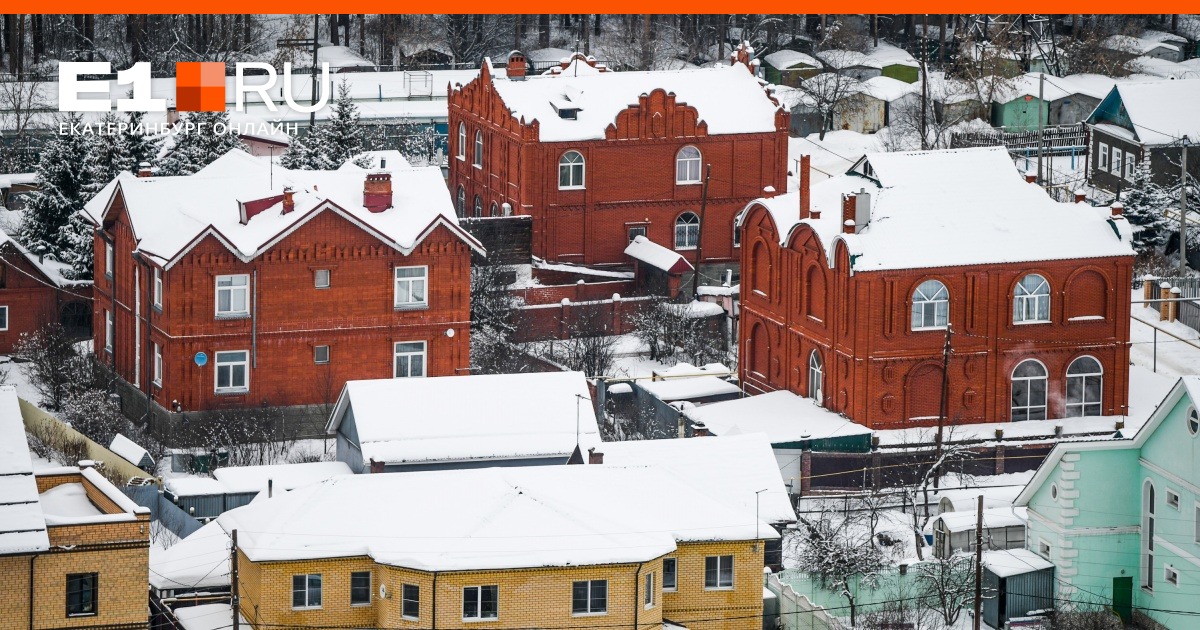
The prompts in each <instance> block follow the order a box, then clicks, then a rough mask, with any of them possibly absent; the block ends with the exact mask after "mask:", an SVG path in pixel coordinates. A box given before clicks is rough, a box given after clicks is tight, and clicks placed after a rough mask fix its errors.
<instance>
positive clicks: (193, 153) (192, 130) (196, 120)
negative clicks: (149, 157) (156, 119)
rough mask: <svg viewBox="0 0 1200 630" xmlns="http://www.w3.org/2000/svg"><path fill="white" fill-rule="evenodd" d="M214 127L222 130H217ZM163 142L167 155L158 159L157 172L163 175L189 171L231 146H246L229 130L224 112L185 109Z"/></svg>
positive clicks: (185, 173) (189, 172)
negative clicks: (186, 110) (187, 110)
mask: <svg viewBox="0 0 1200 630" xmlns="http://www.w3.org/2000/svg"><path fill="white" fill-rule="evenodd" d="M189 123H190V124H189ZM217 127H222V129H220V131H224V132H225V133H216V131H214V130H215V129H216V128H217ZM176 130H178V132H179V133H174V132H175V131H176ZM164 142H166V143H169V144H168V145H167V146H164V148H166V149H167V151H166V155H164V156H163V157H162V158H161V159H159V161H158V173H157V174H158V175H164V176H175V175H191V174H192V173H195V172H197V171H199V170H200V169H202V168H204V167H205V166H208V165H209V164H212V163H213V161H215V160H216V159H217V158H219V157H221V156H222V155H225V154H226V153H228V152H229V151H231V150H233V149H242V150H245V149H246V145H245V144H243V143H242V140H241V138H238V136H237V134H236V133H232V132H230V131H229V114H228V113H226V112H188V113H185V114H183V115H182V116H180V118H179V122H178V123H176V124H175V129H173V130H172V133H171V134H170V135H168V136H167V137H166V138H165V139H164Z"/></svg>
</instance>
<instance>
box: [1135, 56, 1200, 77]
mask: <svg viewBox="0 0 1200 630" xmlns="http://www.w3.org/2000/svg"><path fill="white" fill-rule="evenodd" d="M1129 67H1130V68H1131V69H1133V70H1135V71H1137V72H1140V73H1142V74H1150V75H1154V76H1156V77H1162V78H1164V79H1195V78H1197V74H1196V71H1195V68H1193V67H1191V66H1184V65H1181V64H1178V63H1176V62H1174V61H1169V60H1167V59H1159V58H1158V57H1145V56H1143V57H1138V58H1137V59H1134V60H1133V61H1130V62H1129Z"/></svg>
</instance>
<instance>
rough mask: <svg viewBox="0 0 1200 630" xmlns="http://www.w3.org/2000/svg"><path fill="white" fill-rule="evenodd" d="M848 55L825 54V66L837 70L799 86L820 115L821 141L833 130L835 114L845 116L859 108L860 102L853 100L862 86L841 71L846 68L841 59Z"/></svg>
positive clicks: (844, 62)
mask: <svg viewBox="0 0 1200 630" xmlns="http://www.w3.org/2000/svg"><path fill="white" fill-rule="evenodd" d="M850 54H852V53H850V52H846V51H828V52H827V53H825V57H824V58H825V59H826V60H827V61H826V63H829V64H831V65H836V66H837V67H834V68H833V69H832V70H831V71H830V72H825V73H822V74H818V75H817V76H815V77H812V78H811V79H807V80H805V81H804V82H802V83H801V84H800V90H801V91H803V92H804V93H805V94H807V95H808V96H809V97H810V98H812V100H813V103H814V108H815V109H816V110H817V113H819V114H820V115H821V120H822V123H821V134H820V139H821V140H824V139H825V132H826V131H827V130H829V129H833V124H834V117H835V116H836V115H842V116H848V115H851V114H853V113H855V112H856V111H858V110H859V108H860V107H861V105H860V101H859V100H858V99H856V98H854V97H856V96H858V95H859V94H861V93H862V92H863V87H862V83H861V82H860V81H859V80H858V79H856V78H854V77H852V76H850V75H849V74H848V73H846V72H845V71H844V70H843V69H842V67H843V66H845V65H849V62H848V61H846V60H845V59H846V58H847V57H848V56H849V55H850ZM839 60H842V61H839Z"/></svg>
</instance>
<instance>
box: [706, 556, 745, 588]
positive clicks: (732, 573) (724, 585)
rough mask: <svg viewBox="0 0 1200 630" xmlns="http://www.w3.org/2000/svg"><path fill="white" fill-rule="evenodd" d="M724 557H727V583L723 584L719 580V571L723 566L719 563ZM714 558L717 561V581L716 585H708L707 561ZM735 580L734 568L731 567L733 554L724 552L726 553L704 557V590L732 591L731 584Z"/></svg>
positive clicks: (721, 562)
mask: <svg viewBox="0 0 1200 630" xmlns="http://www.w3.org/2000/svg"><path fill="white" fill-rule="evenodd" d="M726 558H728V559H729V584H723V583H722V582H721V571H722V568H723V567H722V566H721V565H722V564H723V561H724V559H726ZM714 559H715V560H716V561H717V581H716V586H709V585H708V561H709V560H714ZM736 581H737V580H736V574H735V573H734V569H733V556H732V555H729V554H726V555H722V556H705V557H704V590H706V591H732V590H733V585H734V584H735V583H736Z"/></svg>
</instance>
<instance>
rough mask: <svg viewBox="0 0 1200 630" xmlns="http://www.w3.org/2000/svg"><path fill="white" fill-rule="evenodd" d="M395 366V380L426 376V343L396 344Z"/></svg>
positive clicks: (408, 342)
mask: <svg viewBox="0 0 1200 630" xmlns="http://www.w3.org/2000/svg"><path fill="white" fill-rule="evenodd" d="M394 365H395V374H396V376H395V378H420V377H423V376H425V342H424V341H398V342H396V352H395V359H394Z"/></svg>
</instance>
